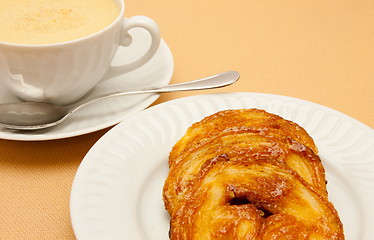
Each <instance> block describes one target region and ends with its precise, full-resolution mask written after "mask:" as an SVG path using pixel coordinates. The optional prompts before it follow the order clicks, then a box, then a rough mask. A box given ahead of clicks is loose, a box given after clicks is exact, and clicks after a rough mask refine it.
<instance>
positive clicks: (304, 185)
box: [163, 109, 344, 239]
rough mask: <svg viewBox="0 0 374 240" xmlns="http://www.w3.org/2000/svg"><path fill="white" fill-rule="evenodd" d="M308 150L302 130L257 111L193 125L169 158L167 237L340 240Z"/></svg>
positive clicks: (321, 172)
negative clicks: (168, 220)
mask: <svg viewBox="0 0 374 240" xmlns="http://www.w3.org/2000/svg"><path fill="white" fill-rule="evenodd" d="M316 153H317V147H316V146H315V144H314V142H313V140H312V138H311V137H310V136H309V135H308V134H307V132H306V131H305V130H304V129H303V128H301V127H300V126H298V125H297V124H295V123H293V122H290V121H287V120H284V119H283V118H281V117H279V116H277V115H274V114H270V113H267V112H265V111H263V110H258V109H241V110H226V111H222V112H218V113H216V114H214V115H211V116H209V117H206V118H205V119H203V120H202V121H200V122H198V123H195V124H193V125H192V126H191V127H190V128H189V129H188V130H187V132H186V134H185V135H184V136H183V137H182V138H181V140H179V141H178V142H177V143H176V144H175V146H174V147H173V150H172V152H171V153H170V157H169V167H170V172H169V175H168V178H167V179H166V181H165V185H164V191H163V194H164V202H165V207H166V209H167V210H168V212H169V213H170V215H171V224H170V226H171V228H170V237H171V239H344V235H343V228H342V224H341V222H340V220H339V217H338V215H337V212H336V210H335V209H334V207H333V205H332V204H331V203H330V202H329V201H328V199H327V191H326V184H325V172H324V168H323V166H322V164H321V161H320V159H319V157H318V155H317V154H316ZM281 233H282V234H281Z"/></svg>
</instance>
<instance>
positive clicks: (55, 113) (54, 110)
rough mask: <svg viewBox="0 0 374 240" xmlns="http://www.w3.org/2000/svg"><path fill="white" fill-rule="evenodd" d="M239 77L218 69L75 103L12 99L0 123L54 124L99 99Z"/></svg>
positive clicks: (208, 85) (213, 84)
mask: <svg viewBox="0 0 374 240" xmlns="http://www.w3.org/2000/svg"><path fill="white" fill-rule="evenodd" d="M238 79H239V73H238V72H235V71H228V72H222V73H219V74H217V75H214V76H210V77H206V78H202V79H199V80H195V81H190V82H184V83H177V84H171V85H166V86H163V87H154V88H146V89H141V90H129V91H119V92H114V93H109V94H105V95H101V96H98V97H96V98H93V99H88V100H86V101H83V102H82V103H80V104H79V105H75V104H72V105H66V106H60V105H53V104H49V103H39V102H14V103H3V104H0V127H3V128H5V129H12V130H38V129H44V128H49V127H53V126H56V125H58V124H60V123H62V122H63V121H64V120H65V119H67V118H68V117H69V116H70V115H71V114H72V113H74V112H76V111H77V110H78V109H81V108H82V107H84V106H86V105H88V104H91V103H94V102H97V101H99V100H102V99H106V98H109V97H116V96H124V95H133V94H140V93H165V92H177V91H191V90H203V89H212V88H220V87H225V86H228V85H231V84H233V83H235V82H236V81H237V80H238Z"/></svg>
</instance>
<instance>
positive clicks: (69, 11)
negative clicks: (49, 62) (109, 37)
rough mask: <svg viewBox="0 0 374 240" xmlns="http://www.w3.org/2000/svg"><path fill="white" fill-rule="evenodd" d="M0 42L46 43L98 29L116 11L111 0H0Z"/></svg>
mask: <svg viewBox="0 0 374 240" xmlns="http://www.w3.org/2000/svg"><path fill="white" fill-rule="evenodd" d="M0 4H1V6H2V7H1V9H2V10H0V16H1V18H3V19H4V21H2V22H1V23H0V41H3V42H10V43H17V44H31V45H33V44H48V43H58V42H65V41H70V40H74V39H79V38H82V37H85V36H88V35H91V34H93V33H95V32H98V31H100V30H101V29H103V28H105V27H106V26H107V25H109V24H110V23H112V22H113V21H114V20H115V19H116V17H117V16H118V13H119V8H118V6H117V5H116V4H115V3H114V1H113V0H79V1H78V0H53V1H47V2H46V1H45V0H19V1H16V3H15V1H9V0H0Z"/></svg>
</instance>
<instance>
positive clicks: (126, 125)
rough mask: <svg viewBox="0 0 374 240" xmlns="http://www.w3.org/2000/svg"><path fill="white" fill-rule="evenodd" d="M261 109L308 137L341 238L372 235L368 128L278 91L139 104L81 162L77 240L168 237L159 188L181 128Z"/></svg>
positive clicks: (373, 177) (371, 135)
mask: <svg viewBox="0 0 374 240" xmlns="http://www.w3.org/2000/svg"><path fill="white" fill-rule="evenodd" d="M238 108H261V109H265V110H267V111H269V112H272V113H275V114H278V115H280V116H282V117H284V118H286V119H289V120H292V121H294V122H296V123H298V124H300V125H301V126H302V127H304V128H305V129H306V130H307V131H308V132H309V133H310V135H311V136H312V137H313V138H314V140H315V142H316V144H317V146H318V147H319V150H320V157H321V159H322V161H323V163H324V166H325V168H326V175H327V176H326V177H327V180H328V190H329V198H330V200H331V201H332V202H333V203H334V205H335V207H336V208H337V210H338V212H339V215H340V217H341V220H342V222H343V224H344V229H345V234H346V239H347V240H348V239H349V240H372V239H374V228H373V226H372V224H373V223H374V204H373V202H372V199H373V198H374V131H373V129H371V128H370V127H368V126H366V125H364V124H362V123H360V122H358V121H357V120H354V119H353V118H351V117H348V116H347V115H344V114H342V113H340V112H337V111H335V110H332V109H329V108H327V107H323V106H321V105H317V104H314V103H311V102H307V101H303V100H299V99H294V98H290V97H283V96H277V95H266V94H255V93H223V94H212V95H197V96H192V97H187V98H181V99H177V100H173V101H170V102H166V103H163V104H160V105H156V106H154V107H151V108H149V109H146V110H144V111H142V112H140V113H137V114H135V115H134V116H133V117H131V118H128V119H127V120H126V121H124V122H123V123H121V124H119V125H117V126H116V127H114V128H113V129H111V130H110V131H109V132H108V133H107V134H105V135H104V136H103V137H102V138H101V139H100V140H99V141H98V142H97V143H96V144H95V145H94V146H93V147H92V149H91V150H90V151H89V152H88V154H87V155H86V157H85V158H84V159H83V161H82V163H81V165H80V167H79V169H78V171H77V174H76V176H75V179H74V183H73V186H72V192H71V219H72V225H73V228H74V232H75V234H76V236H77V238H78V239H80V240H81V239H90V240H92V239H131V240H137V239H152V240H153V239H154V240H160V239H168V230H169V217H168V214H167V212H166V211H165V210H164V206H163V201H162V187H163V184H164V180H165V178H166V176H167V173H168V165H167V159H168V155H169V152H170V150H171V148H172V146H173V145H174V144H175V142H176V141H177V140H178V139H179V138H180V137H181V136H182V135H183V134H184V133H185V131H186V129H187V128H188V127H189V126H190V125H191V124H192V123H194V122H197V121H199V120H201V119H202V118H203V117H205V116H207V115H210V114H213V113H215V112H217V111H220V110H224V109H238Z"/></svg>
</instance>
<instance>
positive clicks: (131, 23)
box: [102, 16, 161, 81]
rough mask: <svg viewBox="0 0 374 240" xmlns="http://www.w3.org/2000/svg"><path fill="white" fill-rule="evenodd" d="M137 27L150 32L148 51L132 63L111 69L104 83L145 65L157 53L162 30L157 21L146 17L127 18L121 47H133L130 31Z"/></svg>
mask: <svg viewBox="0 0 374 240" xmlns="http://www.w3.org/2000/svg"><path fill="white" fill-rule="evenodd" d="M136 27H140V28H144V29H145V30H147V31H148V32H149V34H150V36H151V38H152V41H151V46H150V47H149V49H148V51H147V52H146V53H145V54H144V55H143V56H141V57H140V58H138V59H136V60H135V61H133V62H131V63H127V64H124V65H120V66H111V67H109V69H108V71H107V72H106V73H105V75H104V77H103V79H102V80H103V81H105V80H107V79H110V78H113V77H116V76H118V75H121V74H124V73H127V72H130V71H132V70H134V69H136V68H138V67H140V66H142V65H144V64H145V63H146V62H148V61H149V60H150V59H151V58H152V57H153V56H154V55H155V53H156V52H157V50H158V48H159V46H160V42H161V35H160V29H159V27H158V25H157V23H156V22H155V21H153V20H152V19H150V18H149V17H146V16H134V17H130V18H126V19H124V20H123V21H122V31H123V34H122V38H121V41H120V44H119V45H120V46H123V47H127V46H130V45H131V42H132V37H131V35H130V33H129V30H130V29H132V28H136Z"/></svg>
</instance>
